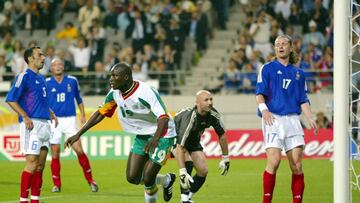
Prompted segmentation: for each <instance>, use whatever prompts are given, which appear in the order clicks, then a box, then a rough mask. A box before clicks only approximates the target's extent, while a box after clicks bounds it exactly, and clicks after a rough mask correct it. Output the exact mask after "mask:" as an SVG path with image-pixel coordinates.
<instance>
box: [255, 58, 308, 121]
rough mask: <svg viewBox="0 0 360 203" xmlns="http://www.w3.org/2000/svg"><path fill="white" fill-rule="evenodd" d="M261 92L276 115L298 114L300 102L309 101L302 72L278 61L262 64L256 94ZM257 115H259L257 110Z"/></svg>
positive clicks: (270, 109)
mask: <svg viewBox="0 0 360 203" xmlns="http://www.w3.org/2000/svg"><path fill="white" fill-rule="evenodd" d="M258 94H261V95H263V96H264V98H265V103H266V105H267V107H268V108H269V111H270V112H272V113H274V114H277V115H289V114H300V113H301V104H303V103H306V102H309V99H308V97H307V88H306V81H305V74H304V72H303V71H302V70H301V69H300V68H298V67H296V66H294V65H292V64H289V65H288V66H286V67H285V66H284V65H282V64H281V63H280V62H279V61H277V60H275V61H271V62H269V63H266V64H264V66H263V67H262V68H261V70H260V71H259V74H258V79H257V83H256V95H258ZM258 114H259V116H261V114H260V112H259V111H258Z"/></svg>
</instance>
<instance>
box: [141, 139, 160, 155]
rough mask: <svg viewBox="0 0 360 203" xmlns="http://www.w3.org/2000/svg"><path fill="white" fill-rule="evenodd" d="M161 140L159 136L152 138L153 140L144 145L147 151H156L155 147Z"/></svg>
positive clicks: (150, 152) (148, 152) (149, 152)
mask: <svg viewBox="0 0 360 203" xmlns="http://www.w3.org/2000/svg"><path fill="white" fill-rule="evenodd" d="M159 140H160V138H159V137H153V138H151V140H150V141H149V142H148V143H146V145H145V147H144V151H145V153H147V154H152V153H153V152H154V150H155V148H156V147H157V145H158V143H159Z"/></svg>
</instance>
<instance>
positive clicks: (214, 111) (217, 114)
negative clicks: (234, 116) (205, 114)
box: [210, 107, 221, 119]
mask: <svg viewBox="0 0 360 203" xmlns="http://www.w3.org/2000/svg"><path fill="white" fill-rule="evenodd" d="M210 115H211V116H212V117H214V118H216V119H220V117H221V114H220V113H219V112H218V111H217V110H216V109H215V108H214V107H212V108H211V110H210Z"/></svg>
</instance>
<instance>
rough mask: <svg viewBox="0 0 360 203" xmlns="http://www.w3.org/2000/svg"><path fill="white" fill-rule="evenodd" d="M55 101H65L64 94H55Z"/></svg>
mask: <svg viewBox="0 0 360 203" xmlns="http://www.w3.org/2000/svg"><path fill="white" fill-rule="evenodd" d="M56 101H57V102H64V101H65V93H58V94H56Z"/></svg>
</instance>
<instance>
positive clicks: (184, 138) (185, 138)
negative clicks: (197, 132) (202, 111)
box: [180, 111, 196, 146]
mask: <svg viewBox="0 0 360 203" xmlns="http://www.w3.org/2000/svg"><path fill="white" fill-rule="evenodd" d="M195 117H196V112H195V111H193V112H192V114H191V118H190V121H189V124H188V126H187V127H186V130H185V133H184V135H183V137H182V139H181V143H180V145H181V146H184V145H185V142H186V140H187V138H188V137H189V134H190V130H191V128H192V127H193V125H194V122H195Z"/></svg>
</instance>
